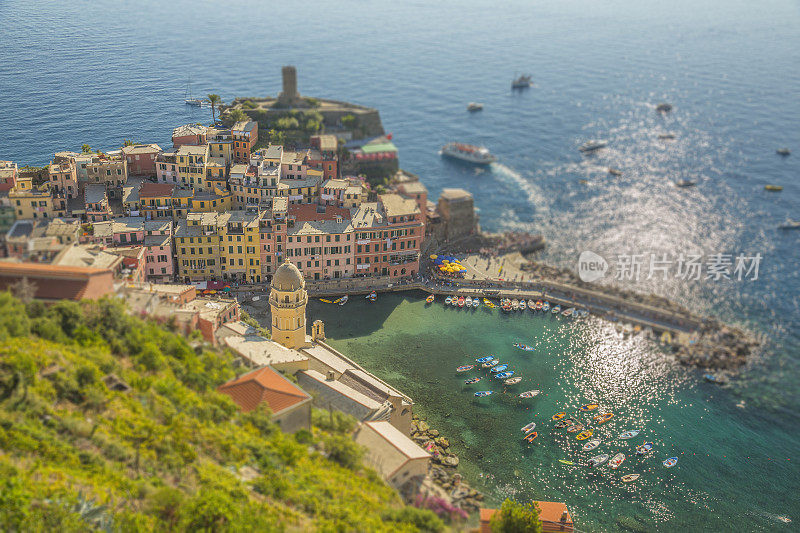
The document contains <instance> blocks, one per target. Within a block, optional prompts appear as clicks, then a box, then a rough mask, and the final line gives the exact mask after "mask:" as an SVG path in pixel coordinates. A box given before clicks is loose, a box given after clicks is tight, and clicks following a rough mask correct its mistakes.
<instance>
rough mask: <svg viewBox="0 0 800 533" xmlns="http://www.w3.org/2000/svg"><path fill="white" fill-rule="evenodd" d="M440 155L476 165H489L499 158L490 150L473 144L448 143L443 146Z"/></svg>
mask: <svg viewBox="0 0 800 533" xmlns="http://www.w3.org/2000/svg"><path fill="white" fill-rule="evenodd" d="M440 153H441V154H442V155H446V156H448V157H452V158H455V159H460V160H461V161H466V162H467V163H474V164H476V165H488V164H489V163H494V162H495V161H497V158H496V157H495V156H493V155H492V154H491V152H489V150H487V149H486V148H484V147H483V146H474V145H472V144H464V143H448V144H445V145H444V146H442V150H441V152H440Z"/></svg>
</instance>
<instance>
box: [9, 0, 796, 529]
mask: <svg viewBox="0 0 800 533" xmlns="http://www.w3.org/2000/svg"><path fill="white" fill-rule="evenodd" d="M0 28H2V30H0V159H11V160H14V161H16V162H18V163H19V164H20V165H23V164H35V165H41V164H45V163H47V162H48V161H49V160H50V158H51V157H52V154H53V153H54V152H56V151H60V150H69V149H71V150H77V149H79V148H80V146H81V145H82V144H83V143H88V144H89V145H91V146H92V147H94V148H100V149H103V150H110V149H114V148H117V147H119V146H120V145H121V144H122V143H123V141H124V140H125V139H133V140H135V141H147V142H158V143H160V144H161V145H162V146H168V145H169V138H170V134H171V131H172V128H173V127H175V126H177V125H180V124H184V123H187V122H198V121H200V122H208V121H210V110H209V109H195V108H190V107H187V106H185V105H184V103H183V99H184V94H185V92H186V90H187V83H188V82H189V81H190V80H191V89H192V91H193V93H194V94H195V96H198V95H199V96H204V95H206V94H208V93H212V92H213V93H217V94H220V95H221V96H222V98H223V100H225V101H230V100H231V99H233V98H234V97H236V96H263V95H275V94H277V93H278V92H279V91H280V67H281V66H282V65H287V64H293V65H295V66H296V67H297V69H298V79H299V88H300V91H301V92H302V93H303V94H305V95H309V96H317V97H326V98H334V99H340V100H349V101H352V102H355V103H360V104H364V105H369V106H374V107H376V108H378V109H379V110H380V112H381V116H382V119H383V123H384V126H385V128H386V130H387V131H388V132H391V133H392V134H393V139H394V142H395V144H396V145H397V146H398V148H399V149H400V161H401V166H402V167H403V168H405V169H407V170H409V171H411V172H414V173H416V174H418V175H420V176H421V177H422V179H423V181H424V182H425V184H426V185H428V187H429V189H430V191H431V195H432V196H434V197H435V196H436V195H438V193H439V192H440V191H441V190H442V189H443V188H445V187H463V188H465V189H467V190H469V191H471V192H472V193H473V195H474V196H475V201H476V205H477V206H478V208H479V209H480V215H481V226H482V227H483V228H484V229H487V230H526V231H532V232H538V233H543V234H544V235H545V236H546V237H547V239H548V242H549V245H548V248H547V250H546V251H545V252H544V253H543V259H546V260H547V261H549V262H552V263H554V264H558V265H561V266H565V267H570V268H574V267H575V265H576V261H577V258H578V255H579V254H580V253H581V252H582V251H586V250H591V251H594V252H596V253H598V254H600V255H602V256H603V257H605V258H607V259H608V260H609V263H611V264H612V266H613V264H614V262H615V259H614V258H619V257H631V256H634V255H636V256H641V257H644V258H649V257H650V255H651V254H654V255H655V256H657V257H664V256H665V255H666V257H668V258H670V259H675V258H678V257H679V256H680V255H681V254H684V256H688V255H690V254H691V255H698V256H701V257H702V258H703V261H704V264H707V263H708V262H710V260H711V258H713V257H714V256H715V255H716V254H722V255H723V256H730V258H735V257H736V256H737V255H739V254H742V255H744V256H747V257H753V256H755V255H756V254H760V255H761V257H762V259H761V261H760V263H759V272H758V279H757V280H753V279H752V277H754V276H752V273H751V276H749V278H748V279H745V280H741V281H739V280H736V279H732V280H726V279H717V280H715V279H706V276H705V275H703V276H702V277H701V278H700V279H698V280H686V279H682V278H681V277H680V276H676V275H673V272H672V271H670V275H668V276H665V277H662V276H659V275H655V276H652V277H651V278H650V279H647V278H648V276H647V272H642V275H641V276H640V277H639V279H638V280H636V279H623V280H618V281H615V280H612V279H611V277H610V276H609V278H608V280H607V281H609V282H613V283H617V284H619V285H620V286H623V287H626V288H635V289H638V290H643V291H654V292H657V293H658V294H661V295H664V296H668V297H670V298H672V299H674V300H676V301H678V302H680V303H682V304H684V305H686V306H688V307H690V308H691V309H693V310H695V311H697V312H701V313H705V314H709V315H713V316H717V317H720V318H721V319H723V320H726V321H728V322H731V323H735V324H737V325H740V326H741V327H745V328H748V329H750V330H751V331H753V332H754V333H756V334H758V335H760V336H761V337H762V338H763V341H764V344H763V345H764V349H763V350H761V351H760V352H759V353H758V354H757V355H756V356H755V357H754V358H753V359H752V362H751V364H750V365H748V367H747V368H746V369H745V370H744V372H743V373H742V374H741V375H740V376H739V377H738V378H736V379H734V380H733V381H732V383H731V384H730V385H728V386H726V387H723V388H719V387H712V386H710V385H708V384H705V383H703V382H701V380H700V374H699V373H698V372H697V371H694V370H687V369H685V368H681V367H677V366H675V365H674V363H673V362H672V360H671V359H670V358H669V356H667V355H665V354H664V353H662V352H661V350H660V349H659V348H658V347H656V346H652V345H650V344H648V343H646V342H645V341H644V340H641V339H634V340H625V339H621V338H618V337H617V336H616V335H615V332H614V331H613V328H610V327H609V326H608V325H607V324H604V323H602V322H599V321H588V322H584V323H580V324H571V323H566V322H562V321H558V320H555V319H553V320H550V319H541V318H539V319H537V318H534V317H533V316H532V315H530V314H528V315H527V316H522V315H518V316H513V317H501V316H500V315H499V314H498V313H493V314H490V313H486V312H483V311H476V312H473V313H465V312H458V311H452V310H449V309H443V308H441V307H440V306H439V305H438V304H434V305H433V306H430V307H425V306H424V305H423V304H422V302H421V301H420V299H419V297H418V296H410V295H409V296H406V297H399V296H397V297H394V296H393V297H386V298H382V299H381V300H380V301H379V302H378V303H377V304H376V305H375V306H374V307H373V308H372V309H370V308H368V307H367V306H366V303H364V302H358V301H354V302H352V303H351V304H349V305H348V306H347V307H345V308H341V309H331V308H326V307H324V306H321V305H316V304H315V305H314V306H312V308H311V312H312V313H313V314H316V315H319V316H321V317H323V318H325V319H326V321H328V322H329V326H328V328H326V329H327V330H328V333H329V335H331V336H332V337H333V339H334V341H333V342H334V343H336V344H337V346H339V347H341V348H342V349H343V350H345V352H346V353H348V354H349V355H352V356H353V357H354V358H356V359H358V360H359V361H361V362H363V363H364V364H365V365H367V366H369V367H370V368H372V369H373V370H375V371H376V372H378V373H379V374H381V375H384V376H386V378H387V379H389V380H390V381H393V382H394V383H396V384H397V385H398V386H399V387H400V388H401V389H403V390H405V391H406V392H408V393H409V394H410V395H412V396H413V397H414V398H415V399H416V400H417V404H418V405H417V410H418V411H420V412H422V413H423V414H425V415H426V416H428V417H429V418H430V419H431V421H432V422H434V423H435V424H436V425H438V426H441V428H442V431H443V432H445V433H446V434H448V435H450V436H451V437H452V438H453V440H454V442H455V445H456V447H457V449H458V451H459V455H460V456H461V458H462V461H463V463H464V470H465V472H466V473H467V474H468V476H469V477H470V479H471V481H473V483H475V484H476V485H480V486H481V487H482V488H483V489H484V490H485V491H486V493H487V496H489V497H490V498H491V500H492V501H494V502H498V501H500V500H501V499H502V498H504V497H506V496H514V497H517V498H529V497H536V498H540V499H553V500H556V499H557V500H560V501H565V502H566V503H567V504H568V505H569V506H570V509H571V510H572V511H573V514H574V515H575V519H576V523H577V524H578V526H579V527H580V528H581V530H584V531H614V530H619V529H621V528H622V527H623V526H625V527H629V528H634V529H636V528H638V529H641V530H643V531H656V530H658V531H674V530H677V529H685V530H703V531H730V530H733V529H737V530H747V531H773V530H787V531H788V530H792V529H796V524H797V523H798V522H800V504H798V498H797V494H800V490H799V489H800V481H798V479H800V476H798V468H797V467H795V466H794V465H796V464H797V462H798V461H800V453H798V451H797V450H798V447H797V442H798V437H800V430H798V427H800V426H799V425H798V424H799V423H800V416H798V409H799V408H800V392H799V391H800V388H799V387H798V386H797V383H798V378H800V334H798V330H799V329H800V310H799V309H798V308H799V307H800V298H799V297H798V296H799V295H800V275H799V274H798V268H797V267H798V265H800V247H799V246H798V239H800V232H791V231H781V230H779V229H778V228H777V226H778V224H780V223H781V222H782V221H784V220H785V219H786V218H787V217H792V218H794V219H800V180H798V177H800V103H799V102H798V98H797V95H798V94H800V68H798V67H800V5H798V3H797V2H796V1H791V0H767V1H763V2H744V1H741V0H730V1H726V2H723V1H721V0H708V1H699V2H698V1H688V0H676V1H674V2H666V3H665V2H656V1H653V0H640V1H634V0H609V1H608V2H590V1H588V0H566V1H560V2H541V1H525V2H523V1H509V2H503V3H498V4H486V3H485V2H477V1H474V0H465V1H462V2H458V3H456V2H439V3H437V2H386V1H373V2H316V1H310V2H304V3H302V4H292V3H280V4H279V3H274V2H256V1H238V2H225V3H219V2H204V1H193V2H188V1H181V0H177V1H173V2H168V3H164V2H149V1H140V2H124V3H121V2H111V1H98V2H93V3H91V4H87V3H84V2H74V1H61V2H54V1H50V0H40V1H36V2H29V1H14V0H7V1H3V2H0ZM523 72H524V73H530V74H531V75H532V76H533V80H534V87H532V88H530V89H529V90H524V91H518V92H512V91H511V90H510V82H511V79H512V78H513V77H514V76H515V75H516V74H519V73H523ZM470 101H478V102H482V103H483V104H484V106H485V108H484V111H482V112H479V113H473V114H469V113H467V111H466V109H465V106H466V104H467V102H470ZM660 102H668V103H670V104H672V105H673V106H674V107H673V110H672V111H671V112H670V113H668V114H658V113H656V112H655V106H656V105H657V104H658V103H660ZM663 134H673V135H674V136H675V138H674V140H664V139H660V138H659V135H663ZM590 139H602V140H605V141H607V142H608V147H607V148H605V149H603V150H601V151H598V152H597V153H595V154H594V155H589V156H585V155H582V154H581V153H580V152H579V151H578V150H577V147H578V146H579V145H581V144H582V143H584V142H586V141H587V140H590ZM453 140H458V141H464V142H469V143H474V144H483V145H485V146H487V147H488V148H489V149H490V150H491V151H492V152H493V153H494V154H496V155H497V156H498V157H499V162H498V163H496V164H494V165H492V166H491V167H489V168H487V169H485V170H483V171H478V170H476V169H474V168H471V167H468V166H464V165H459V164H454V163H453V162H452V161H447V160H443V159H442V158H441V157H440V156H439V155H438V153H437V152H438V149H439V147H440V146H441V145H442V144H444V143H446V142H449V141H453ZM781 147H787V148H789V149H791V150H792V151H793V154H792V155H791V156H789V157H780V156H778V155H777V154H776V153H775V150H776V149H777V148H781ZM608 167H614V168H617V169H619V170H621V171H622V175H621V176H618V177H615V176H612V175H609V174H608V172H607V168H608ZM680 179H687V180H692V181H695V182H696V186H694V187H691V188H677V187H675V186H674V182H676V181H678V180H680ZM767 184H775V185H782V186H783V191H782V192H778V193H775V192H768V191H765V190H764V186H765V185H767ZM375 309H380V313H375ZM345 311H346V312H345ZM337 313H339V314H337ZM342 313H344V314H342ZM515 340H523V341H524V342H530V343H533V344H534V345H535V346H536V347H537V350H538V351H537V352H536V353H535V354H534V355H530V356H529V355H527V354H524V353H522V352H516V353H515V352H514V351H513V349H512V348H511V347H510V343H511V342H513V341H515ZM486 353H495V354H496V355H498V356H500V357H502V358H503V359H504V360H508V361H510V362H511V363H512V364H513V365H514V366H515V368H516V369H517V371H518V372H519V373H521V374H522V375H523V376H525V377H526V379H528V378H529V379H531V380H533V381H535V383H536V384H537V387H536V388H541V389H542V390H544V391H546V394H547V395H546V396H544V395H543V397H541V398H540V399H538V400H535V401H534V402H531V403H530V404H525V405H521V404H519V402H517V401H515V400H513V398H512V396H510V395H505V394H501V391H498V394H495V395H493V396H492V397H490V398H488V399H487V400H486V401H481V402H475V401H474V400H473V398H474V397H473V396H472V395H471V394H470V391H469V390H465V389H463V388H462V386H461V383H462V381H463V380H462V379H461V376H456V375H455V374H454V373H453V372H452V369H453V368H455V366H457V365H458V364H461V363H462V362H463V361H467V360H469V359H470V358H473V359H474V358H475V357H478V356H480V355H485V354H486ZM412 356H413V357H414V359H413V361H414V364H409V361H410V360H412V359H410V357H412ZM486 379H488V378H485V380H486ZM586 401H597V402H598V403H600V404H601V405H602V406H603V408H605V407H608V409H613V410H614V412H615V413H617V416H616V417H615V419H614V423H613V424H612V423H609V424H608V429H604V430H603V431H605V432H607V435H606V434H604V439H608V440H609V444H608V446H609V450H610V449H614V450H616V449H617V448H619V449H622V444H620V443H619V442H617V441H615V440H612V437H615V435H616V433H617V432H618V431H622V430H623V429H632V428H634V427H635V428H638V429H640V430H642V437H645V438H648V439H650V440H653V441H654V442H655V443H656V449H657V453H656V454H654V456H653V457H652V458H650V459H648V460H647V461H646V462H637V461H636V460H634V459H631V458H629V459H628V461H626V463H624V464H623V467H621V468H620V471H619V472H617V473H612V472H611V471H610V470H608V469H601V470H598V471H597V472H592V473H587V472H586V471H585V470H583V469H580V468H577V467H566V466H564V465H562V464H561V463H558V462H557V459H562V458H564V459H569V458H578V459H581V452H580V450H578V449H577V448H576V445H575V441H574V438H573V439H572V440H569V439H568V438H566V437H565V436H564V435H562V434H560V433H552V432H551V430H550V428H549V425H548V424H547V423H546V422H545V420H546V419H549V416H550V415H551V414H553V413H554V412H557V411H561V410H568V409H574V408H575V407H576V406H578V405H580V404H581V403H585V402H586ZM737 405H738V406H740V407H737ZM448 413H449V416H445V415H446V414H448ZM532 417H536V418H535V419H536V420H542V424H541V425H542V426H543V428H545V429H544V430H543V431H542V432H541V433H540V438H539V441H538V444H537V446H535V447H527V446H525V447H523V446H522V445H521V444H520V442H519V438H518V437H519V433H518V432H519V427H520V426H522V425H524V423H525V422H526V421H527V420H528V419H529V418H532ZM670 455H676V456H679V458H680V460H679V463H678V466H677V467H675V468H673V469H671V470H668V471H665V470H664V469H663V467H661V466H660V464H661V463H660V462H661V460H663V459H664V458H666V457H667V456H670ZM623 470H624V471H625V473H628V472H632V471H638V472H640V473H642V478H641V480H640V482H637V484H634V485H622V484H620V483H619V482H618V481H617V478H618V477H619V475H618V474H621V473H622V471H623ZM780 516H788V517H789V518H791V519H792V520H793V522H792V523H789V524H786V523H784V522H782V521H780V520H779V519H778V517H780Z"/></svg>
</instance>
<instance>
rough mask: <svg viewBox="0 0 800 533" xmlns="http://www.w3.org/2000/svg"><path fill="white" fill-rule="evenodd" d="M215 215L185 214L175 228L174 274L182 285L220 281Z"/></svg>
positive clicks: (218, 242)
mask: <svg viewBox="0 0 800 533" xmlns="http://www.w3.org/2000/svg"><path fill="white" fill-rule="evenodd" d="M217 217H218V214H217V213H189V214H188V215H187V216H186V220H181V221H180V222H179V223H178V225H177V227H176V228H175V246H174V248H175V256H176V258H177V262H176V267H177V274H178V276H180V277H181V278H183V280H184V281H205V280H209V279H212V278H217V279H218V278H220V277H221V271H222V270H221V263H222V259H221V257H220V235H219V231H218V228H217Z"/></svg>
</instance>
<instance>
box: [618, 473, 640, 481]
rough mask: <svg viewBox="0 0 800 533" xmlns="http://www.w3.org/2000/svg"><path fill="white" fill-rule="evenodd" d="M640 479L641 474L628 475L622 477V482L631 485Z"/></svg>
mask: <svg viewBox="0 0 800 533" xmlns="http://www.w3.org/2000/svg"><path fill="white" fill-rule="evenodd" d="M637 479H639V474H628V475H626V476H622V481H623V482H625V483H630V482H632V481H636V480H637Z"/></svg>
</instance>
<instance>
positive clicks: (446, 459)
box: [411, 415, 483, 513]
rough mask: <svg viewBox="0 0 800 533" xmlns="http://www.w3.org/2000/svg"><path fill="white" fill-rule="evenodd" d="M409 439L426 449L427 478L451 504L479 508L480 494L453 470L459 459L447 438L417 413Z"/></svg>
mask: <svg viewBox="0 0 800 533" xmlns="http://www.w3.org/2000/svg"><path fill="white" fill-rule="evenodd" d="M411 438H412V439H414V440H415V441H416V442H417V444H419V445H420V446H422V448H424V449H425V450H427V451H428V452H430V454H431V462H432V464H433V467H432V469H431V479H432V480H433V482H434V483H435V484H436V485H437V486H439V487H440V488H441V489H442V490H443V491H444V492H445V493H447V495H448V497H449V498H450V500H451V502H452V503H453V505H454V506H456V507H459V508H461V509H463V510H464V511H466V512H468V513H472V512H475V511H477V510H478V509H480V507H481V503H480V502H482V501H483V494H481V493H480V492H478V491H477V490H475V489H473V488H471V487H470V486H469V485H468V484H467V482H466V481H464V480H463V479H462V478H461V474H459V473H458V472H456V468H457V467H458V463H459V460H458V456H457V455H456V454H455V453H453V452H452V450H451V449H450V441H449V440H448V439H447V438H446V437H444V436H442V435H440V434H439V431H437V430H435V429H432V428H431V427H430V426H429V425H428V423H427V422H425V421H424V420H420V419H419V417H418V416H417V415H413V419H412V422H411Z"/></svg>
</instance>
